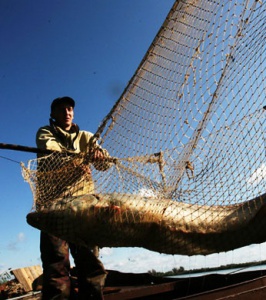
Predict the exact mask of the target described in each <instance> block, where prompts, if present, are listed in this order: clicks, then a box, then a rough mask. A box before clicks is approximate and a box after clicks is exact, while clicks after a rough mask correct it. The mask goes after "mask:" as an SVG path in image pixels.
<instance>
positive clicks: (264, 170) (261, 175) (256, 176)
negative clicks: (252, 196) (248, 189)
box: [248, 164, 266, 184]
mask: <svg viewBox="0 0 266 300" xmlns="http://www.w3.org/2000/svg"><path fill="white" fill-rule="evenodd" d="M265 178H266V165H265V164H262V165H261V166H260V167H259V168H258V169H256V170H255V171H254V173H253V174H252V175H251V176H250V178H249V179H248V183H249V184H258V183H260V182H261V181H262V180H265Z"/></svg>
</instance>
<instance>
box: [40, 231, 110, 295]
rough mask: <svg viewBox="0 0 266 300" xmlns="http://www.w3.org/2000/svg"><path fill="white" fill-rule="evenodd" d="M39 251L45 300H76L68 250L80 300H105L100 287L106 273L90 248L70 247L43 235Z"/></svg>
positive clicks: (65, 243) (59, 240)
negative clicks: (74, 298)
mask: <svg viewBox="0 0 266 300" xmlns="http://www.w3.org/2000/svg"><path fill="white" fill-rule="evenodd" d="M40 250H41V259H42V263H43V289H42V299H43V300H53V299H58V300H59V299H60V300H65V299H73V296H72V294H71V281H70V276H69V272H70V261H69V250H70V252H71V255H72V256H73V258H74V262H75V265H76V270H77V277H78V290H79V292H78V299H103V296H102V292H101V290H100V285H103V283H104V279H105V277H106V274H107V272H106V271H105V269H104V267H103V264H102V263H101V261H100V260H99V259H98V258H97V257H96V256H95V255H94V254H93V253H92V252H91V250H90V249H89V248H86V247H82V246H76V245H74V244H68V243H67V242H66V241H63V240H61V239H59V238H57V237H54V236H52V235H49V234H47V233H44V232H41V242H40ZM95 288H96V290H95Z"/></svg>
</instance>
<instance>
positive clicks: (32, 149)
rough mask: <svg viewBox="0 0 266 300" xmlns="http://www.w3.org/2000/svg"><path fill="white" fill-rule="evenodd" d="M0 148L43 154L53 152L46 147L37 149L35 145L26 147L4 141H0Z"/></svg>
mask: <svg viewBox="0 0 266 300" xmlns="http://www.w3.org/2000/svg"><path fill="white" fill-rule="evenodd" d="M0 149H6V150H14V151H24V152H32V153H45V154H50V153H53V152H55V151H53V150H48V149H39V148H36V147H28V146H21V145H14V144H4V143H0Z"/></svg>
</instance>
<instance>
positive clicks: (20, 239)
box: [17, 232, 25, 242]
mask: <svg viewBox="0 0 266 300" xmlns="http://www.w3.org/2000/svg"><path fill="white" fill-rule="evenodd" d="M17 241H18V242H24V241H25V234H24V233H23V232H20V233H19V234H18V236H17Z"/></svg>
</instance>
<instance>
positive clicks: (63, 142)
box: [36, 97, 110, 300]
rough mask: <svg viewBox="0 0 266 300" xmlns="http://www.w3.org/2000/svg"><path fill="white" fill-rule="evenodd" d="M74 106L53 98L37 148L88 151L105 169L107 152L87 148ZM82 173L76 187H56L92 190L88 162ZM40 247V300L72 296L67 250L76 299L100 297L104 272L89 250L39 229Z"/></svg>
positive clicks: (70, 101)
mask: <svg viewBox="0 0 266 300" xmlns="http://www.w3.org/2000/svg"><path fill="white" fill-rule="evenodd" d="M74 107H75V101H74V100H73V99H72V98H70V97H61V98H56V99H54V100H53V102H52V104H51V114H50V116H51V119H50V125H49V126H44V127H41V128H40V129H39V130H38V132H37V135H36V144H37V147H38V148H40V149H49V150H55V151H59V152H62V153H72V154H73V153H81V152H84V153H88V154H90V160H91V161H93V162H94V166H95V167H96V168H97V169H99V170H102V171H105V170H106V169H107V168H108V167H109V166H110V164H109V163H108V162H107V160H105V158H106V157H107V156H108V153H107V151H106V150H105V149H102V148H101V147H100V146H98V145H96V144H94V145H95V147H92V146H91V147H89V145H90V141H91V138H92V137H93V134H92V133H90V132H87V131H80V130H79V128H78V126H77V125H76V124H74V123H73V118H74ZM100 162H102V163H100ZM79 168H80V166H79ZM82 172H83V173H82V174H83V176H81V178H80V177H79V182H78V184H75V189H73V187H72V186H67V187H60V188H58V187H56V190H60V189H62V190H63V189H64V188H65V189H67V190H68V192H69V194H70V195H71V196H77V195H81V194H85V193H89V192H92V191H93V182H92V179H91V173H90V168H89V165H88V164H87V165H84V164H83V165H82ZM69 180H70V179H69ZM61 185H62V184H61ZM42 204H43V203H42ZM40 250H41V259H42V263H43V289H42V299H43V300H48V299H49V300H51V299H72V297H73V296H72V295H71V282H70V277H69V271H70V262H69V250H70V252H71V254H72V256H73V258H74V262H75V265H76V270H77V276H78V288H79V294H78V299H103V295H102V287H103V285H104V280H105V277H106V274H107V272H106V271H105V269H104V267H103V265H102V263H101V262H100V261H99V259H98V258H97V257H96V256H95V255H94V253H92V251H91V250H90V249H88V248H85V247H82V246H77V245H73V244H71V243H67V242H66V241H63V240H61V239H59V238H57V237H54V236H52V235H50V234H47V233H45V232H41V242H40Z"/></svg>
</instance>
